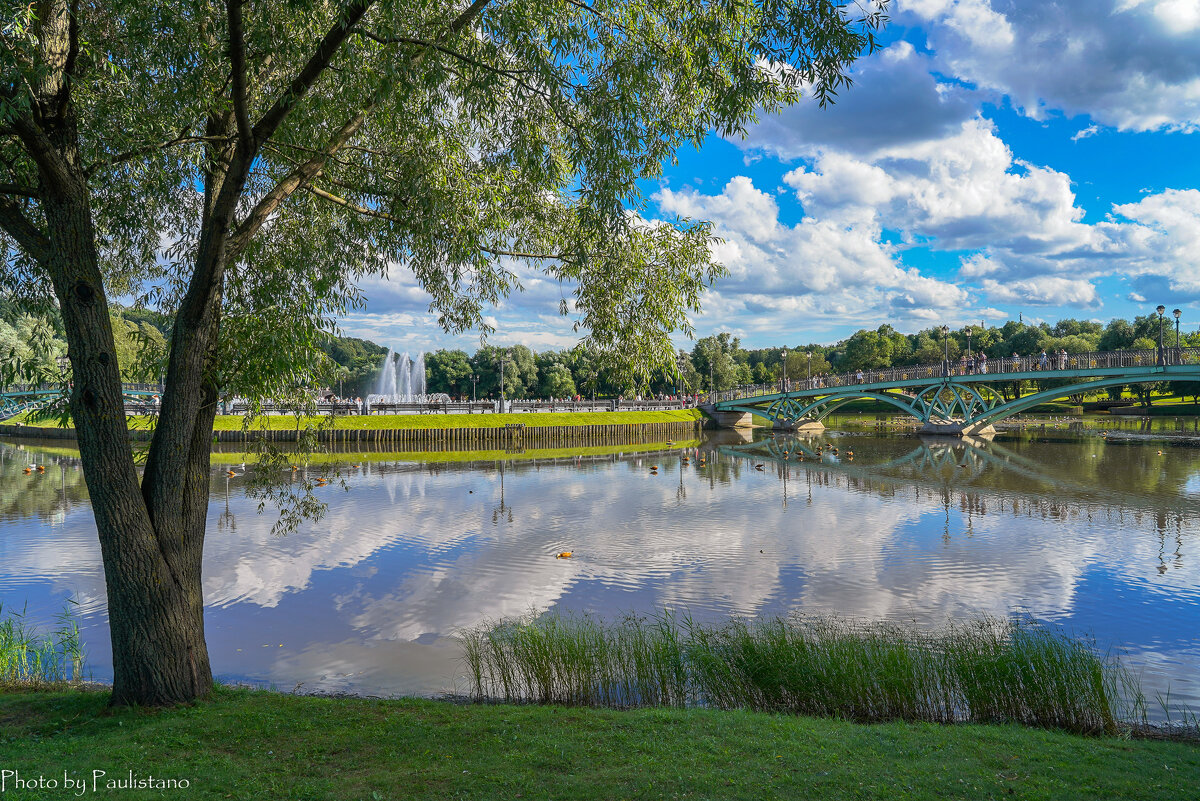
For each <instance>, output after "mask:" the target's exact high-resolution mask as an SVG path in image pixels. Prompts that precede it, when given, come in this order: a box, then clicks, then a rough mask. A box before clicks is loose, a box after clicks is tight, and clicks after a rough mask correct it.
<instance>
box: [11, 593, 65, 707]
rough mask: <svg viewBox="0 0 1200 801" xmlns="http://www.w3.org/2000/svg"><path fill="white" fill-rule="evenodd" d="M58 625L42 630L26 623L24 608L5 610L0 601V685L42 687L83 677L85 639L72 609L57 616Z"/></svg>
mask: <svg viewBox="0 0 1200 801" xmlns="http://www.w3.org/2000/svg"><path fill="white" fill-rule="evenodd" d="M57 623H58V627H57V628H56V629H55V630H54V631H52V632H50V633H48V634H39V633H37V632H36V631H34V630H33V629H32V628H30V627H29V626H27V625H26V623H25V611H24V610H22V611H20V612H16V611H13V610H11V609H10V610H5V609H4V607H3V605H2V604H0V688H3V687H12V686H23V687H43V686H48V685H56V684H62V683H66V682H72V681H78V680H80V679H81V678H83V662H84V654H83V642H82V640H81V639H80V636H79V624H78V623H77V622H76V620H75V617H74V616H73V615H72V614H71V611H70V609H64V610H63V612H62V613H61V614H60V615H59V616H58V618H57Z"/></svg>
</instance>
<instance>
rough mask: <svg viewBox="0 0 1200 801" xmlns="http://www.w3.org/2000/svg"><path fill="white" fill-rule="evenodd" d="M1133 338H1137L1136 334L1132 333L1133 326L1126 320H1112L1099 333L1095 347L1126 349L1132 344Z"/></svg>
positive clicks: (1101, 348)
mask: <svg viewBox="0 0 1200 801" xmlns="http://www.w3.org/2000/svg"><path fill="white" fill-rule="evenodd" d="M1135 339H1137V334H1136V333H1134V330H1133V326H1132V325H1130V324H1129V322H1128V321H1126V320H1112V321H1110V322H1109V324H1108V325H1106V326H1105V327H1104V331H1103V333H1101V334H1100V341H1099V343H1098V344H1097V347H1098V348H1099V349H1100V350H1105V351H1110V350H1128V349H1129V348H1130V347H1132V346H1133V341H1134V340H1135Z"/></svg>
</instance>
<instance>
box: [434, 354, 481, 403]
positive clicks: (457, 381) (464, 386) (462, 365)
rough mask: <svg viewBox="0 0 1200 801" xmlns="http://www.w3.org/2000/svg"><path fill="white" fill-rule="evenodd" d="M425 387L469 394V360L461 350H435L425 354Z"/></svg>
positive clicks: (438, 390)
mask: <svg viewBox="0 0 1200 801" xmlns="http://www.w3.org/2000/svg"><path fill="white" fill-rule="evenodd" d="M425 388H426V390H427V391H428V392H430V393H434V392H444V393H446V394H447V395H454V396H458V395H470V393H471V360H470V359H469V358H468V357H467V352H466V351H463V350H445V349H442V350H436V351H434V352H433V353H427V354H425Z"/></svg>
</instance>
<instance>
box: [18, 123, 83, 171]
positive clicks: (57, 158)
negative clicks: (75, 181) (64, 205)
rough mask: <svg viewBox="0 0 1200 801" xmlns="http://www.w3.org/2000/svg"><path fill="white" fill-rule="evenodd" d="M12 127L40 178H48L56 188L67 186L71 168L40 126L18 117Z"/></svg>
mask: <svg viewBox="0 0 1200 801" xmlns="http://www.w3.org/2000/svg"><path fill="white" fill-rule="evenodd" d="M12 125H13V130H15V131H16V134H17V136H18V137H20V139H21V144H23V145H24V146H25V150H26V152H28V153H29V157H30V158H31V159H33V161H34V163H35V164H37V166H38V169H39V170H40V171H41V174H42V176H43V177H45V178H48V179H49V180H50V181H51V182H52V183H53V184H54V186H55V187H56V188H62V187H66V186H68V185H69V184H70V183H71V178H72V176H71V168H70V166H69V165H68V164H67V162H66V161H65V160H64V159H63V157H62V154H61V153H60V152H59V151H58V148H56V147H55V146H54V143H52V142H51V141H50V137H48V136H46V132H45V131H43V130H42V128H41V126H40V125H38V124H37V123H36V122H34V121H33V120H31V119H30V118H28V117H18V118H16V119H14V120H13V121H12Z"/></svg>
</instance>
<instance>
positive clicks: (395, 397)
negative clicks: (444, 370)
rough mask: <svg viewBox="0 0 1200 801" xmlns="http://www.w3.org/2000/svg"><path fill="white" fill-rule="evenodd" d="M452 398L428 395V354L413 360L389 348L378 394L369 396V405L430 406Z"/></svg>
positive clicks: (382, 368) (377, 388)
mask: <svg viewBox="0 0 1200 801" xmlns="http://www.w3.org/2000/svg"><path fill="white" fill-rule="evenodd" d="M448 400H450V396H448V395H446V394H444V393H441V392H439V393H436V394H434V395H429V394H426V392H425V354H424V353H423V352H418V353H417V357H416V358H415V359H414V358H412V357H410V356H409V355H408V353H403V354H400V356H399V357H398V358H397V356H396V352H395V351H394V350H392V349H391V348H388V352H387V355H386V356H384V357H383V364H381V365H380V368H379V380H378V381H376V382H375V391H374V392H373V393H371V394H370V395H368V396H367V402H368V403H369V404H372V405H374V404H378V403H429V402H445V401H448Z"/></svg>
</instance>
